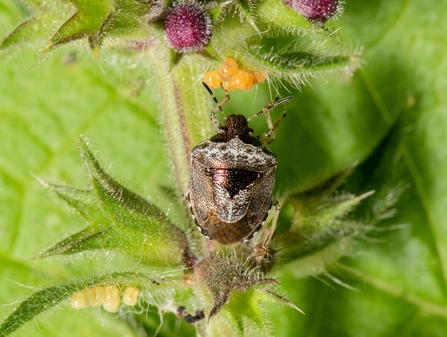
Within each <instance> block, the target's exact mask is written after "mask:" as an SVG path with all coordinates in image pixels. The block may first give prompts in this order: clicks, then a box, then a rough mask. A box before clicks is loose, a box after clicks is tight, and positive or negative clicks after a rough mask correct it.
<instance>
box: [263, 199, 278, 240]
mask: <svg viewBox="0 0 447 337" xmlns="http://www.w3.org/2000/svg"><path fill="white" fill-rule="evenodd" d="M273 206H275V214H274V215H273V220H272V225H271V226H270V230H269V232H268V234H267V237H266V238H265V240H264V243H263V244H262V246H264V247H265V248H267V247H268V246H269V244H270V241H271V240H272V237H273V234H274V233H275V229H276V224H277V222H278V217H279V211H280V210H281V207H280V206H279V202H278V200H275V201H274V202H273Z"/></svg>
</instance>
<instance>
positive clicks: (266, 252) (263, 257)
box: [249, 200, 280, 272]
mask: <svg viewBox="0 0 447 337" xmlns="http://www.w3.org/2000/svg"><path fill="white" fill-rule="evenodd" d="M272 206H275V213H274V214H273V219H272V224H271V226H270V228H269V230H268V232H267V236H266V238H265V239H264V242H263V243H257V244H255V245H254V246H252V251H251V254H250V257H249V260H250V261H251V263H253V264H254V265H255V266H257V267H260V268H261V270H263V271H264V272H268V271H270V270H271V268H272V267H273V264H274V261H275V253H274V251H273V250H272V249H271V248H269V244H270V241H271V240H272V237H273V234H274V232H275V229H276V223H277V222H278V216H279V210H280V206H279V202H278V201H276V200H275V201H274V202H273V203H272Z"/></svg>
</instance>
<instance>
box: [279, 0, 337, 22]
mask: <svg viewBox="0 0 447 337" xmlns="http://www.w3.org/2000/svg"><path fill="white" fill-rule="evenodd" d="M284 3H285V4H286V5H287V6H289V7H291V8H292V9H293V10H294V11H296V12H297V13H299V14H301V15H303V16H304V17H306V18H307V19H308V20H310V21H314V22H317V23H321V24H323V23H325V22H326V21H327V20H328V19H329V18H331V17H332V16H334V15H335V14H336V13H337V10H338V0H284Z"/></svg>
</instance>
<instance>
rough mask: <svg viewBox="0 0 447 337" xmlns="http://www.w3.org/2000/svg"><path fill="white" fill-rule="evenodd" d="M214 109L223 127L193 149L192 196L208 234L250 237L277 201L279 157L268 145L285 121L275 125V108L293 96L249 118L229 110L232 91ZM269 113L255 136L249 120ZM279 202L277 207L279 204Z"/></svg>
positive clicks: (223, 239)
mask: <svg viewBox="0 0 447 337" xmlns="http://www.w3.org/2000/svg"><path fill="white" fill-rule="evenodd" d="M204 86H205V88H206V89H207V90H208V92H209V93H210V94H211V95H212V97H213V99H214V101H215V102H216V104H217V107H216V109H214V110H212V111H211V120H212V122H213V123H214V126H215V127H216V129H217V131H218V133H217V134H216V135H214V136H213V137H211V138H210V139H207V140H205V141H203V142H201V143H200V144H198V145H197V146H196V147H194V148H193V150H192V152H191V171H190V173H191V177H190V182H189V190H188V192H187V193H186V197H187V199H188V200H189V203H190V210H191V213H192V215H193V218H194V221H195V223H196V225H197V227H198V228H199V230H200V231H201V232H202V234H203V235H204V236H205V237H207V238H208V239H213V240H216V241H217V242H219V243H221V244H233V243H237V242H245V241H248V240H250V239H251V238H252V237H253V234H254V233H255V232H257V231H258V230H259V229H261V227H262V224H263V222H264V221H265V219H266V218H267V215H268V213H269V210H270V208H271V206H272V195H273V186H274V182H275V171H276V165H277V161H276V157H275V155H274V154H273V152H272V151H270V150H269V149H268V148H267V147H266V145H268V144H269V143H271V142H272V141H273V138H274V135H275V131H276V129H277V127H278V125H279V122H280V121H281V120H282V119H283V118H284V117H285V115H286V114H285V113H284V114H283V116H282V117H281V118H279V119H278V121H277V122H276V123H275V124H274V125H273V124H272V121H271V118H270V113H269V111H270V110H271V109H273V108H274V107H275V106H277V105H280V104H283V103H286V102H288V101H290V100H291V99H292V98H293V97H292V96H288V97H285V98H283V99H278V97H277V98H276V99H275V100H274V101H272V102H270V103H269V104H267V105H266V106H265V107H264V108H263V109H262V110H260V111H259V112H257V113H256V114H254V115H253V116H251V117H250V118H249V119H248V120H247V119H246V118H245V117H244V116H243V115H238V114H233V115H229V116H228V117H226V116H225V114H224V112H223V110H222V107H223V106H224V105H225V104H226V103H227V102H228V100H229V99H230V96H229V94H228V91H225V98H224V100H223V101H222V103H219V102H218V101H217V99H216V97H215V96H214V95H213V93H212V92H211V89H209V87H208V86H207V85H206V84H204ZM218 110H220V112H221V113H222V115H223V119H224V122H225V125H224V126H222V125H220V123H219V121H218V119H217V117H216V113H217V111H218ZM261 114H264V115H265V117H266V120H267V125H268V127H269V131H267V132H266V133H264V134H261V135H259V136H257V137H252V136H251V134H252V133H253V130H252V129H250V128H249V126H248V123H249V122H250V121H251V120H252V119H253V118H255V117H256V116H259V115H261ZM278 207H279V206H278V205H276V208H277V210H278Z"/></svg>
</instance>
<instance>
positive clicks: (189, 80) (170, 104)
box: [150, 46, 214, 194]
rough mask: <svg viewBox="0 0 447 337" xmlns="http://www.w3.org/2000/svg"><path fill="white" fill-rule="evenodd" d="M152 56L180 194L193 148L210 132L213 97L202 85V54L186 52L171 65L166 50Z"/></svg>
mask: <svg viewBox="0 0 447 337" xmlns="http://www.w3.org/2000/svg"><path fill="white" fill-rule="evenodd" d="M150 55H151V58H152V60H151V62H150V64H151V67H152V71H153V74H155V76H156V83H157V88H158V90H159V92H158V94H159V99H160V102H161V110H162V114H161V115H162V121H161V122H162V125H163V127H164V129H165V137H166V140H167V145H168V150H169V155H170V158H171V162H172V165H173V172H174V175H175V179H176V184H177V188H178V192H179V194H183V193H184V192H186V190H187V189H188V183H189V168H190V159H189V158H190V154H191V150H192V148H193V147H194V146H195V145H197V144H198V143H199V142H201V141H203V140H205V139H207V138H209V137H210V136H211V135H212V134H213V132H214V131H213V126H212V123H211V122H210V117H209V116H210V111H211V109H212V104H211V102H212V100H211V98H210V97H209V94H208V92H207V91H206V90H205V88H204V87H203V86H202V74H203V71H201V69H200V68H199V67H198V66H196V65H200V64H203V60H202V58H203V57H202V56H200V55H187V56H184V57H183V59H182V61H181V62H179V63H178V64H176V65H171V64H170V60H171V57H170V53H169V50H168V49H163V47H161V46H160V47H159V48H158V49H157V50H156V53H155V52H154V53H153V54H150Z"/></svg>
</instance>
